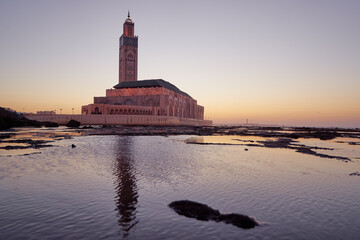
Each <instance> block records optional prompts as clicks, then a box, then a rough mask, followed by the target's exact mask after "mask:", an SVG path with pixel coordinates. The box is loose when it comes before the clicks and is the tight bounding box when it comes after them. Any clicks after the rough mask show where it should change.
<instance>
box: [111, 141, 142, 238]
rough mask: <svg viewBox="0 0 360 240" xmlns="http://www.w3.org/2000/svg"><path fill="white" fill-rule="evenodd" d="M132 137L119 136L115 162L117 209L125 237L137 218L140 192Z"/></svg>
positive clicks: (136, 221)
mask: <svg viewBox="0 0 360 240" xmlns="http://www.w3.org/2000/svg"><path fill="white" fill-rule="evenodd" d="M132 151H133V150H132V138H131V137H119V139H118V143H117V150H116V160H115V163H114V175H115V176H116V179H115V187H116V193H117V195H116V197H115V199H116V200H115V201H116V210H117V211H118V212H119V215H118V216H119V220H118V222H119V225H120V226H121V230H122V234H123V237H124V238H125V237H127V236H128V235H129V233H130V230H131V228H132V227H134V226H135V225H136V224H137V223H138V220H136V207H137V199H138V192H137V186H136V178H135V174H134V169H133V164H134V162H133V161H134V160H133V152H132Z"/></svg>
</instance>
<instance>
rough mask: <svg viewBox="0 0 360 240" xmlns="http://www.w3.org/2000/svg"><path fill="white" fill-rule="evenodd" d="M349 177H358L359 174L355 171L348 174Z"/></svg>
mask: <svg viewBox="0 0 360 240" xmlns="http://www.w3.org/2000/svg"><path fill="white" fill-rule="evenodd" d="M349 176H360V172H358V171H356V172H353V173H350V174H349Z"/></svg>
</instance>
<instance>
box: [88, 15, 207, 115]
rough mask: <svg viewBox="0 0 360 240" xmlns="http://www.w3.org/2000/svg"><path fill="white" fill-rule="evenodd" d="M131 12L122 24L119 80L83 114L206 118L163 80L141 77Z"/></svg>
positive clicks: (188, 99)
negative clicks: (138, 73) (139, 77)
mask: <svg viewBox="0 0 360 240" xmlns="http://www.w3.org/2000/svg"><path fill="white" fill-rule="evenodd" d="M134 30H135V29H134V22H133V21H132V20H131V19H130V14H128V18H127V19H126V20H125V22H124V25H123V34H122V35H121V37H120V41H119V42H120V48H119V83H118V84H117V85H115V86H114V87H113V88H112V89H107V90H106V96H105V97H94V103H92V104H89V105H85V106H82V109H81V113H82V114H93V115H99V114H105V115H155V116H168V117H178V118H188V119H196V120H204V107H203V106H200V105H198V104H197V101H196V100H195V99H193V98H192V97H191V96H190V95H188V94H187V93H185V92H183V91H181V90H180V89H178V88H177V87H176V86H174V85H173V84H171V83H169V82H167V81H164V80H163V79H150V80H138V79H137V72H138V37H137V36H135V35H134V33H135V32H134Z"/></svg>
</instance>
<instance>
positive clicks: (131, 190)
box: [0, 136, 360, 239]
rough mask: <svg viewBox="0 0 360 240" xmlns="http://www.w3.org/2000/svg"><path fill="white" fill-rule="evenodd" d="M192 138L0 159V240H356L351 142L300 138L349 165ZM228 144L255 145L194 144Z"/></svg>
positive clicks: (357, 180)
mask: <svg viewBox="0 0 360 240" xmlns="http://www.w3.org/2000/svg"><path fill="white" fill-rule="evenodd" d="M191 137H195V138H199V137H196V136H170V137H160V136H78V137H74V138H73V139H63V140H60V141H55V142H54V143H52V144H53V145H54V146H53V147H49V148H44V149H41V150H37V151H36V152H41V153H39V154H32V155H25V156H23V155H11V156H7V155H6V153H4V154H3V155H1V156H0V233H1V239H122V238H127V239H358V226H359V225H360V191H359V186H360V176H350V175H349V174H351V173H353V172H356V171H360V164H359V161H360V159H359V158H360V146H359V145H349V144H347V143H339V142H336V141H341V138H337V139H335V140H333V141H321V140H313V139H312V140H311V141H310V140H301V139H300V140H299V141H300V142H301V143H302V144H310V145H318V146H321V147H331V148H335V149H334V150H333V151H336V153H337V154H343V155H345V156H346V157H349V158H350V159H351V161H349V162H344V161H340V160H337V159H327V158H320V157H317V156H312V155H307V154H301V153H298V152H295V151H293V150H291V149H279V148H265V147H251V146H243V145H198V144H187V143H186V140H187V139H189V138H191ZM231 139H240V140H241V139H242V140H244V141H243V142H241V141H236V143H246V142H248V141H251V140H253V141H258V140H259V138H258V137H256V138H255V137H254V138H251V137H241V136H228V139H221V138H220V137H216V136H214V137H213V139H212V137H206V138H204V139H199V141H202V142H212V141H213V142H215V143H221V142H224V143H226V142H229V141H232V140H231ZM264 140H266V138H264ZM72 144H75V145H76V147H75V148H72V147H71V145H72ZM245 148H247V149H248V151H245ZM322 151H325V150H322ZM326 151H330V150H326ZM178 200H191V201H195V202H199V203H203V204H206V205H209V206H211V207H212V208H214V209H218V210H219V211H221V213H239V214H244V215H248V216H252V217H256V219H257V220H258V221H259V222H261V223H262V225H261V226H258V227H256V228H253V229H241V228H237V227H235V226H233V225H231V224H225V223H222V222H214V221H199V220H196V219H194V218H187V217H184V216H180V215H178V214H176V213H175V212H174V211H172V209H170V208H169V207H168V204H169V203H171V202H173V201H178Z"/></svg>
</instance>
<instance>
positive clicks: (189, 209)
mask: <svg viewBox="0 0 360 240" xmlns="http://www.w3.org/2000/svg"><path fill="white" fill-rule="evenodd" d="M169 207H170V208H172V209H173V210H174V211H175V212H176V213H177V214H179V215H183V216H185V217H189V218H196V219H198V220H202V221H209V220H212V221H216V222H224V223H227V224H233V225H234V226H237V227H239V228H244V229H250V228H254V227H255V226H258V225H259V223H258V222H257V221H256V220H255V219H254V218H251V217H249V216H246V215H242V214H236V213H231V214H221V213H220V212H219V210H216V209H213V208H211V207H209V206H208V205H205V204H202V203H197V202H193V201H189V200H182V201H175V202H172V203H170V204H169Z"/></svg>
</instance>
